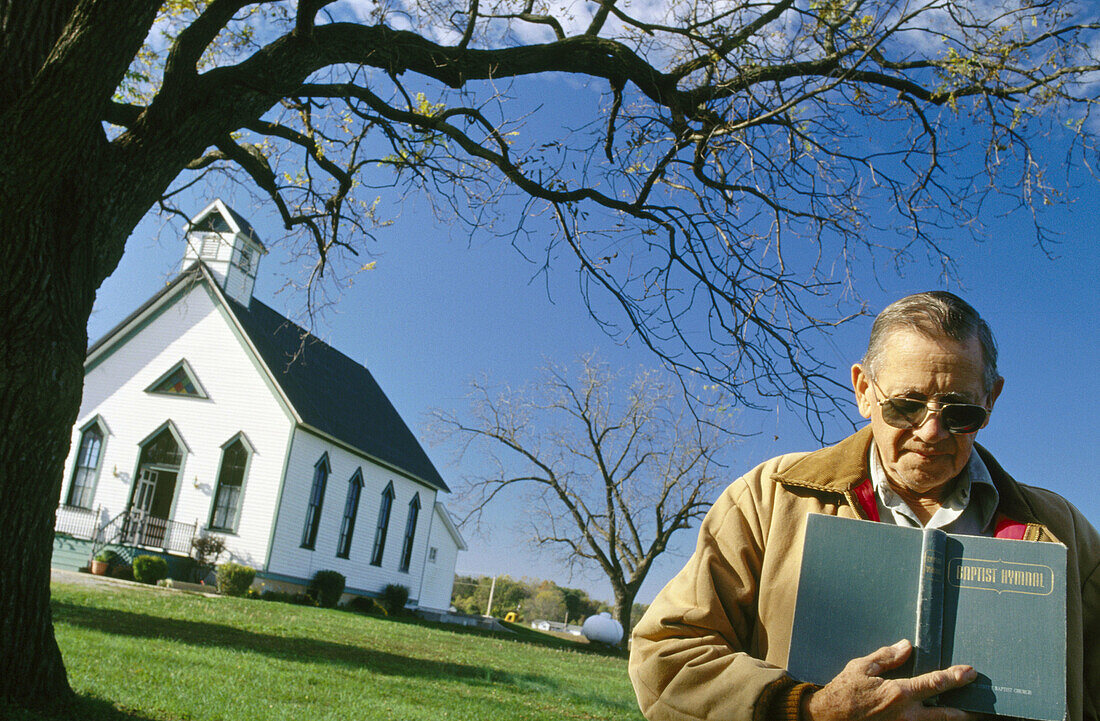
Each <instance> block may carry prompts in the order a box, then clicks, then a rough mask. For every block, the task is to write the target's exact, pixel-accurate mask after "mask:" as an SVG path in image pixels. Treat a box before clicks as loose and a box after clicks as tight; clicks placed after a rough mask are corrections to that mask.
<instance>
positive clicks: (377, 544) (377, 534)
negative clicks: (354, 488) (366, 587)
mask: <svg viewBox="0 0 1100 721" xmlns="http://www.w3.org/2000/svg"><path fill="white" fill-rule="evenodd" d="M393 496H394V493H393V482H392V481H391V482H389V483H388V484H386V490H384V491H382V505H381V507H379V509H378V525H377V526H376V527H375V529H374V550H373V551H371V554H370V562H371V565H374V566H381V565H382V553H383V552H384V551H385V550H386V530H387V529H388V528H389V527H390V509H391V508H392V507H393Z"/></svg>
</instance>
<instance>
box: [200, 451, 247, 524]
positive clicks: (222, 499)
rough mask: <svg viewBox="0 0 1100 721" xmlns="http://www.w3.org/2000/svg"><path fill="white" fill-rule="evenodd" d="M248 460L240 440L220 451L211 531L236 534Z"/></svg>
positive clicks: (211, 516)
mask: <svg viewBox="0 0 1100 721" xmlns="http://www.w3.org/2000/svg"><path fill="white" fill-rule="evenodd" d="M248 458H249V452H248V446H247V445H245V443H244V440H243V439H241V438H237V440H235V441H233V442H232V443H230V444H229V445H228V446H226V447H225V450H223V451H222V465H221V468H220V470H219V471H218V485H217V488H215V490H214V508H213V510H211V512H210V528H211V529H213V530H217V531H228V532H229V533H236V532H237V522H238V520H239V517H240V513H241V491H242V490H243V488H244V476H245V471H246V469H247V468H248Z"/></svg>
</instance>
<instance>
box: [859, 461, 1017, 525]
mask: <svg viewBox="0 0 1100 721" xmlns="http://www.w3.org/2000/svg"><path fill="white" fill-rule="evenodd" d="M871 485H873V486H874V489H875V501H876V502H877V503H878V516H879V520H880V521H883V522H885V523H894V524H895V525H898V526H910V527H913V528H921V527H922V526H921V523H920V521H918V520H917V514H915V513H914V512H913V509H911V508H910V507H909V504H907V503H906V502H905V501H904V500H902V498H901V496H899V495H898V494H897V493H895V492H894V490H893V489H892V488H891V487H890V483H889V482H888V481H887V478H886V469H885V468H883V466H882V460H881V459H880V457H879V454H878V447H877V446H876V445H875V444H874V443H872V444H871ZM1000 499H1001V496H1000V494H999V493H997V487H996V486H994V485H993V478H992V477H991V476H990V475H989V469H988V468H986V467H985V463H983V462H982V459H981V457H980V456H978V453H977V451H974V450H971V451H970V459H969V460H968V461H967V463H966V466H965V467H964V468H963V470H962V472H961V473H959V475H958V477H957V479H956V482H955V487H954V489H953V490H952V491H951V493H950V494H949V495H948V496H947V497H945V498H943V499H942V500H941V501H940V507H939V508H938V509H937V510H936V512H935V514H933V515H932V518H930V519H929V521H928V524H927V527H928V528H940V529H943V530H945V531H947V532H949V533H962V534H966V535H969V536H992V535H993V530H994V529H993V517H994V516H995V515H996V514H997V505H998V504H999V503H1000Z"/></svg>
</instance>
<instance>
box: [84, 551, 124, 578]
mask: <svg viewBox="0 0 1100 721" xmlns="http://www.w3.org/2000/svg"><path fill="white" fill-rule="evenodd" d="M115 563H118V554H117V553H115V552H114V551H112V550H110V549H109V548H105V549H103V550H102V551H100V552H99V553H97V554H96V556H95V558H93V559H92V563H91V571H92V573H93V574H95V575H97V576H106V575H107V571H108V570H110V568H111V566H112V565H113V564H115Z"/></svg>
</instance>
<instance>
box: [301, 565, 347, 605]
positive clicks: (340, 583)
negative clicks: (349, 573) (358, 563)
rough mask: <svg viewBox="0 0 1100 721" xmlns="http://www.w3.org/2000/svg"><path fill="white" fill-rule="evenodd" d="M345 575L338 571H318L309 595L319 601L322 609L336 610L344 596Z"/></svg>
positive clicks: (310, 585)
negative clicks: (341, 597)
mask: <svg viewBox="0 0 1100 721" xmlns="http://www.w3.org/2000/svg"><path fill="white" fill-rule="evenodd" d="M344 581H345V579H344V575H343V574H342V573H338V572H336V571H318V572H317V573H315V574H313V580H312V581H310V583H309V591H307V593H308V594H309V595H310V596H311V597H313V598H315V599H317V604H318V605H319V606H321V608H336V604H338V603H340V596H342V595H344Z"/></svg>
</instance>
